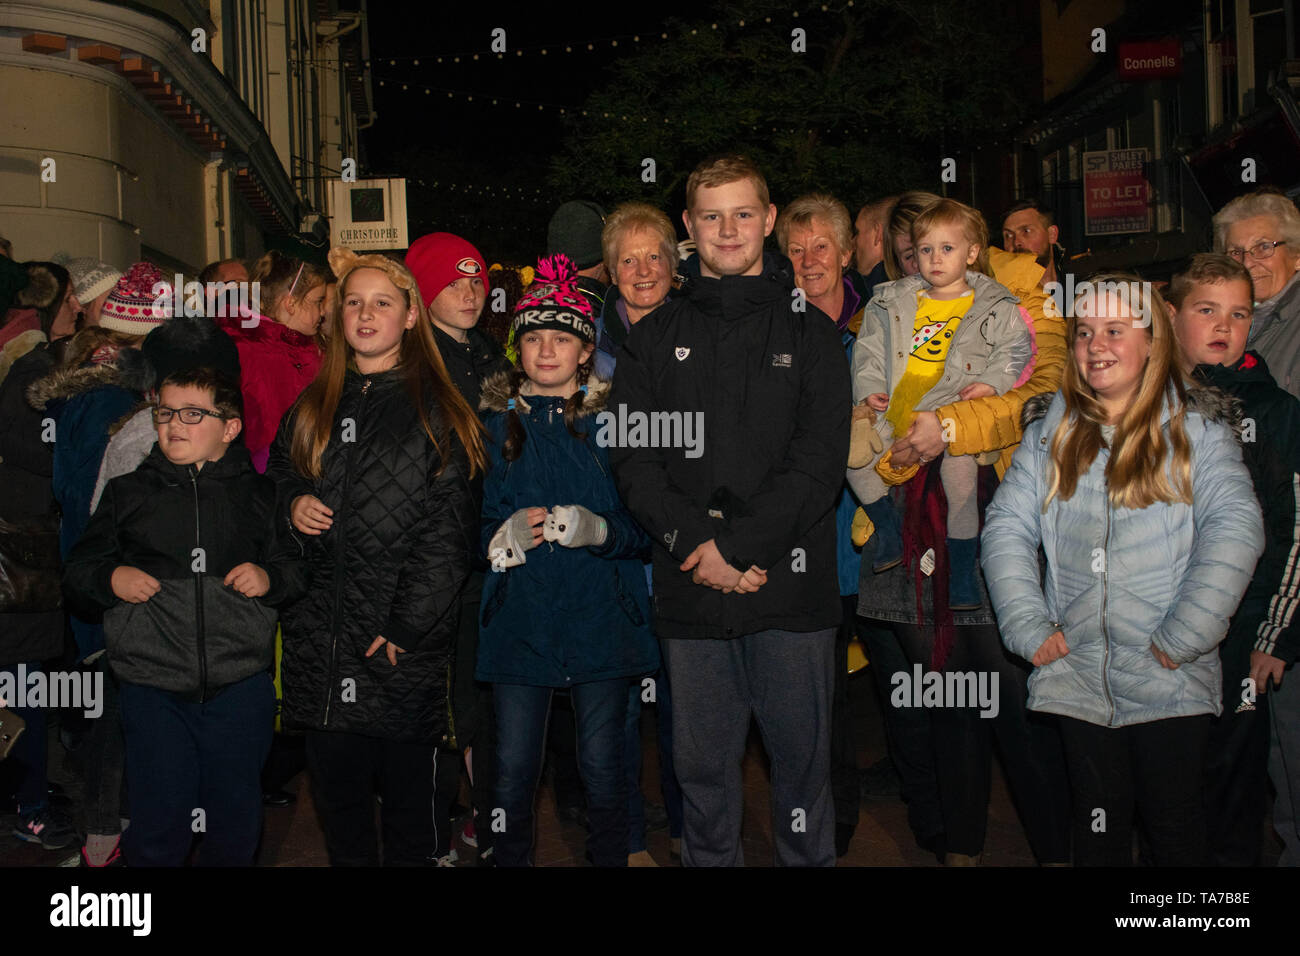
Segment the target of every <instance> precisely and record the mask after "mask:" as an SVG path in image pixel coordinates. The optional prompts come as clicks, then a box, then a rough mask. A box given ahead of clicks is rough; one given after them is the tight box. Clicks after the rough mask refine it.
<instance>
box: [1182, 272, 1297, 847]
mask: <svg viewBox="0 0 1300 956" xmlns="http://www.w3.org/2000/svg"><path fill="white" fill-rule="evenodd" d="M1167 299H1168V301H1169V302H1170V307H1171V310H1172V311H1173V319H1174V329H1175V331H1176V332H1177V334H1178V340H1179V345H1180V346H1181V347H1182V352H1183V356H1184V357H1185V358H1186V360H1187V364H1188V365H1192V366H1195V375H1196V377H1197V378H1198V379H1200V380H1201V381H1202V382H1205V383H1206V384H1209V385H1213V386H1215V387H1217V388H1219V389H1222V390H1223V391H1224V392H1226V393H1228V394H1229V395H1231V396H1233V397H1234V398H1236V399H1238V400H1239V401H1240V402H1241V403H1242V406H1243V409H1242V423H1243V428H1242V435H1241V439H1242V457H1243V458H1244V459H1245V462H1246V467H1247V469H1249V471H1250V477H1251V480H1252V482H1253V483H1254V486H1255V495H1256V497H1257V498H1258V499H1259V504H1260V507H1261V508H1262V509H1263V512H1264V535H1265V550H1264V555H1263V557H1262V558H1260V560H1259V564H1258V565H1257V566H1256V568H1255V573H1254V576H1253V577H1252V578H1251V582H1250V586H1249V588H1247V590H1246V595H1245V597H1243V598H1242V600H1241V605H1240V606H1239V607H1238V608H1237V612H1236V614H1234V615H1233V617H1232V620H1231V622H1230V623H1229V626H1228V635H1227V637H1226V638H1224V641H1223V643H1222V644H1220V645H1219V659H1220V662H1221V663H1222V665H1223V713H1222V714H1221V715H1220V716H1219V717H1217V718H1216V719H1215V721H1214V724H1213V727H1212V729H1211V734H1210V742H1209V759H1208V765H1207V771H1208V779H1207V781H1206V800H1207V802H1208V806H1207V808H1206V810H1207V817H1208V822H1209V840H1210V848H1209V849H1210V862H1211V863H1212V864H1214V865H1218V866H1255V865H1257V864H1258V863H1259V854H1260V837H1261V834H1262V833H1263V820H1264V808H1265V799H1266V791H1267V786H1266V784H1267V769H1268V753H1269V713H1268V709H1267V701H1268V698H1267V697H1266V696H1264V695H1265V694H1266V692H1267V691H1268V690H1269V681H1270V680H1271V681H1272V682H1273V683H1274V684H1280V683H1281V682H1282V672H1283V670H1284V669H1285V668H1288V667H1290V666H1291V664H1292V663H1294V662H1295V659H1296V655H1297V651H1300V634H1298V633H1297V629H1296V628H1295V626H1294V624H1293V614H1294V612H1295V607H1296V604H1297V602H1298V601H1300V576H1298V575H1297V574H1296V559H1297V555H1300V526H1298V525H1297V519H1298V518H1300V513H1298V511H1297V499H1298V498H1300V401H1297V400H1296V399H1295V397H1293V396H1292V395H1290V394H1289V393H1287V392H1286V391H1284V390H1283V389H1282V388H1280V387H1279V386H1278V384H1277V382H1275V381H1274V380H1273V376H1272V375H1270V374H1269V371H1268V366H1267V365H1266V364H1265V363H1264V359H1263V358H1262V357H1261V356H1260V355H1259V354H1258V353H1257V352H1248V351H1246V337H1247V334H1248V333H1249V331H1250V324H1251V315H1252V305H1251V303H1252V302H1253V301H1254V298H1253V287H1252V283H1251V279H1250V273H1249V272H1247V271H1246V268H1245V267H1244V266H1243V265H1242V264H1241V263H1239V262H1236V261H1235V260H1233V259H1230V258H1229V257H1227V256H1224V255H1211V254H1203V255H1198V256H1194V257H1192V259H1191V261H1190V263H1189V264H1188V265H1187V266H1186V267H1185V268H1184V269H1183V270H1182V271H1181V272H1179V273H1178V274H1177V275H1175V276H1174V278H1173V281H1172V282H1171V283H1170V288H1169V293H1168V295H1167ZM1287 756H1288V757H1292V755H1290V754H1288V755H1287ZM1294 757H1295V759H1300V754H1297V755H1294ZM1281 790H1282V788H1279V799H1282V797H1281Z"/></svg>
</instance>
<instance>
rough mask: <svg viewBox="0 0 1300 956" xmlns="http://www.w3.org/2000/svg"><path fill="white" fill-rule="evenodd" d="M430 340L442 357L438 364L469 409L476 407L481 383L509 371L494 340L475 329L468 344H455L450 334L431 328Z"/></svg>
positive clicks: (507, 362)
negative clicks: (462, 396) (448, 376)
mask: <svg viewBox="0 0 1300 956" xmlns="http://www.w3.org/2000/svg"><path fill="white" fill-rule="evenodd" d="M433 337H434V340H435V341H436V342H437V343H438V352H439V353H440V354H441V355H442V364H443V365H445V366H447V374H448V375H450V376H451V381H452V383H453V384H454V385H455V386H456V387H457V388H458V389H460V393H461V394H462V395H464V396H465V401H467V402H469V407H470V408H475V409H476V408H478V403H479V395H480V392H481V390H482V385H483V380H484V379H487V378H491V377H492V376H493V375H495V374H496V373H497V372H504V371H507V370H508V369H509V368H510V360H509V359H507V358H506V352H505V349H503V348H502V347H501V346H500V344H499V343H498V342H497V340H496V339H494V338H492V337H491V336H490V335H488V334H487V333H485V332H481V331H480V330H479V329H478V328H472V329H470V330H469V333H468V338H469V341H468V342H464V343H462V342H457V341H456V340H455V339H453V338H452V337H451V336H450V335H448V334H447V333H446V332H444V331H443V330H442V329H440V328H438V327H437V326H436V325H435V326H434V327H433Z"/></svg>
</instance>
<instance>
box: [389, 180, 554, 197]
mask: <svg viewBox="0 0 1300 956" xmlns="http://www.w3.org/2000/svg"><path fill="white" fill-rule="evenodd" d="M406 184H407V186H408V187H409V186H411V185H412V184H415V185H417V186H422V187H424V188H425V189H437V190H439V191H444V190H445V191H447V192H453V193H455V194H456V195H457V196H466V197H472V198H484V199H510V200H513V201H515V202H548V201H549V199H548V197H547V196H545V195H544V194H543V192H542V190H541V189H532V188H530V187H526V186H499V185H496V184H492V183H452V182H444V181H442V180H434V181H433V182H429V181H428V180H424V179H407V181H406Z"/></svg>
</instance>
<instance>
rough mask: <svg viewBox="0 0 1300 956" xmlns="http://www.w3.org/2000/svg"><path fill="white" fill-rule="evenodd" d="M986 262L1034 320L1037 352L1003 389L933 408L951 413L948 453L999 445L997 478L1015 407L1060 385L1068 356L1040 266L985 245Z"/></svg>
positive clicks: (1015, 427)
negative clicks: (1015, 383)
mask: <svg viewBox="0 0 1300 956" xmlns="http://www.w3.org/2000/svg"><path fill="white" fill-rule="evenodd" d="M989 265H990V266H991V267H992V270H993V278H994V279H996V280H997V281H998V282H1000V283H1002V285H1004V286H1006V287H1007V288H1008V289H1010V290H1011V292H1012V293H1013V294H1014V295H1015V296H1016V297H1017V298H1018V299H1019V300H1020V305H1021V307H1022V308H1024V310H1025V311H1026V312H1028V313H1029V317H1030V318H1031V319H1033V322H1034V335H1035V338H1036V340H1037V341H1036V344H1037V347H1038V357H1037V361H1036V363H1035V365H1034V371H1033V373H1032V374H1031V375H1030V377H1029V380H1028V381H1027V382H1025V384H1023V385H1021V386H1020V387H1019V388H1013V389H1012V390H1011V391H1009V392H1007V393H1006V394H1004V395H994V396H991V397H990V398H976V399H972V400H971V401H968V402H954V403H953V404H951V405H943V406H941V407H940V408H937V409H936V410H935V414H937V415H938V416H939V421H943V420H944V419H951V420H952V422H953V426H954V427H953V431H954V437H953V440H952V441H951V442H949V443H948V454H950V455H974V454H978V453H980V452H984V451H992V450H994V449H997V448H1001V449H1002V454H1001V455H1000V456H999V458H998V460H997V462H996V463H995V467H996V468H997V472H998V478H1001V477H1002V476H1003V475H1004V474H1006V470H1007V468H1008V467H1009V466H1010V464H1011V455H1012V453H1013V452H1014V451H1015V450H1016V447H1017V446H1018V445H1019V444H1020V435H1021V426H1020V409H1021V407H1022V406H1023V405H1024V404H1025V402H1026V401H1027V400H1028V399H1030V398H1032V397H1033V396H1034V395H1038V394H1041V393H1043V392H1055V391H1056V390H1057V389H1059V388H1060V387H1061V375H1062V374H1063V373H1064V371H1065V362H1066V358H1067V353H1066V347H1065V319H1063V318H1060V317H1052V316H1049V315H1045V314H1044V312H1043V303H1044V302H1046V301H1047V295H1046V293H1044V292H1043V289H1042V286H1040V285H1039V282H1040V281H1041V280H1042V278H1043V272H1044V269H1043V267H1042V266H1040V265H1039V264H1038V263H1037V262H1035V261H1034V257H1033V256H1032V255H1029V254H1028V253H1011V252H1003V251H1002V250H1001V249H997V248H993V247H990V248H989Z"/></svg>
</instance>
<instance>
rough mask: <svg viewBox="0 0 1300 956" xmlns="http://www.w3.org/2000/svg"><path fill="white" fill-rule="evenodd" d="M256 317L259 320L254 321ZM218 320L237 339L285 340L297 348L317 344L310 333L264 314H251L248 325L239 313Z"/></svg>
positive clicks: (224, 329)
mask: <svg viewBox="0 0 1300 956" xmlns="http://www.w3.org/2000/svg"><path fill="white" fill-rule="evenodd" d="M254 319H256V320H257V321H256V322H254V321H253V320H254ZM216 321H217V325H218V327H219V328H220V329H221V330H222V331H223V332H225V333H226V334H227V335H229V336H230V337H231V338H232V339H235V340H236V341H245V342H283V343H284V344H285V345H288V346H290V347H291V348H297V349H302V348H308V347H312V348H314V347H315V346H316V340H315V339H314V338H312V337H311V336H310V335H303V334H302V333H301V332H296V331H294V330H293V329H291V328H289V326H287V325H281V324H280V323H279V322H277V321H275V319H270V318H267V317H266V316H264V315H254V316H250V317H249V319H248V322H249V324H248V325H247V326H245V325H244V319H243V318H242V317H241V316H238V315H224V316H220V317H219V318H218V319H217V320H216Z"/></svg>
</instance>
